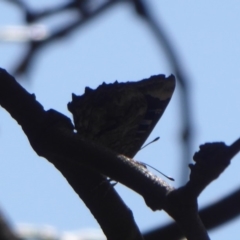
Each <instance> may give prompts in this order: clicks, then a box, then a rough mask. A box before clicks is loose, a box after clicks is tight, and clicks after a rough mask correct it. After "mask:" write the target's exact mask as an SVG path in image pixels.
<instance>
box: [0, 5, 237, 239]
mask: <svg viewBox="0 0 240 240" xmlns="http://www.w3.org/2000/svg"><path fill="white" fill-rule="evenodd" d="M28 2H29V3H30V5H31V6H32V7H34V6H38V7H40V8H41V7H44V6H47V5H49V3H48V1H46V0H44V1H41V4H40V2H38V3H37V2H36V1H33V0H32V1H28ZM54 2H58V1H52V3H54ZM62 2H63V1H62ZM148 2H149V4H150V6H151V8H152V11H153V13H154V16H155V17H156V18H157V19H158V20H159V21H161V23H162V24H164V26H165V29H166V30H167V33H168V36H169V37H170V38H171V40H172V41H173V42H174V44H175V47H176V49H177V52H178V54H179V56H180V58H181V62H182V64H183V67H184V70H185V71H186V72H187V74H188V76H189V79H190V93H191V107H192V109H191V111H192V114H193V115H192V118H193V121H194V142H193V150H192V151H193V152H192V153H194V152H195V151H196V150H197V149H198V146H199V145H200V144H202V143H205V142H212V141H224V142H226V143H227V144H231V143H232V142H233V141H234V140H235V139H237V138H238V137H239V135H240V128H239V122H240V113H239V102H240V94H239V91H240V80H239V76H240V31H239V26H240V23H239V22H240V17H239V12H240V3H239V1H236V0H235V1H234V0H230V1H227V2H222V3H221V4H220V3H219V1H216V0H214V1H213V0H210V1H206V0H204V1H199V2H194V3H193V1H189V0H188V1H172V0H169V1H159V0H149V1H148ZM44 4H46V5H44ZM0 12H1V14H0V26H5V25H12V24H14V25H15V24H17V25H19V24H23V21H22V15H21V13H20V12H19V11H18V9H17V8H15V7H13V6H12V5H10V4H7V3H6V2H5V1H1V2H0ZM72 17H74V16H72V15H70V14H64V15H62V16H61V17H60V18H57V19H50V20H49V21H44V22H42V23H43V24H47V25H48V26H49V27H50V28H51V27H54V26H56V25H58V24H64V22H65V21H67V20H69V19H70V18H72ZM25 47H26V46H25V44H24V43H10V42H0V56H1V57H0V66H1V67H3V68H6V69H7V70H8V71H10V72H11V69H13V66H14V64H16V62H15V59H17V58H18V57H19V56H21V54H22V53H23V52H24V50H25ZM159 73H163V74H166V75H169V74H171V73H172V69H171V67H170V65H169V64H168V61H167V59H166V56H165V53H164V50H163V49H161V48H160V47H159V45H158V43H157V41H156V39H155V38H154V36H153V35H152V34H151V31H150V30H149V29H148V28H147V25H146V23H145V22H143V20H142V19H139V18H137V17H136V15H135V13H134V10H133V8H132V7H131V6H130V5H128V4H126V3H124V4H118V5H116V6H115V7H113V8H112V9H111V10H108V11H107V12H106V13H105V14H104V15H102V16H100V17H98V18H96V19H95V20H94V21H91V22H90V23H88V24H86V25H85V26H84V27H83V28H81V29H79V30H77V31H75V32H74V33H72V34H71V35H70V36H69V37H67V38H66V39H64V40H60V41H58V42H55V43H54V44H52V45H50V46H48V47H47V48H45V49H44V50H43V51H42V52H40V53H39V54H38V57H37V58H36V61H35V64H34V65H33V66H32V69H31V71H30V72H29V74H28V75H27V76H25V78H26V79H27V81H25V82H23V83H22V84H23V86H24V87H25V88H26V89H27V90H28V91H29V92H32V93H35V94H36V97H37V100H38V101H40V103H42V104H43V106H44V108H45V109H49V108H54V109H56V110H58V111H60V112H62V113H64V114H66V115H67V116H69V117H71V114H70V113H69V112H68V110H67V107H66V106H67V103H68V102H69V101H70V100H71V93H72V92H74V93H76V94H82V93H83V90H84V87H85V86H90V87H92V88H96V87H97V86H98V85H99V84H101V83H102V82H103V81H105V82H113V81H115V80H118V81H129V80H141V79H143V78H147V77H149V76H151V75H154V74H159ZM179 101H180V98H179V89H178V86H177V89H176V92H175V93H174V96H173V99H172V100H171V102H170V104H169V106H168V108H167V110H166V112H165V113H164V116H163V117H162V119H161V120H160V121H159V123H158V125H157V126H156V128H155V130H154V131H153V133H152V134H151V136H150V137H149V141H150V140H151V139H153V138H155V137H156V136H161V139H160V141H158V142H157V143H154V144H152V145H150V146H149V147H147V148H146V149H144V150H142V151H140V152H139V153H138V154H137V156H136V157H135V158H136V159H137V160H140V161H143V162H147V163H148V164H150V165H153V166H154V167H155V168H158V169H160V170H161V171H163V172H165V173H166V174H169V175H171V176H174V178H175V179H176V182H175V183H171V184H173V185H174V186H176V187H177V186H179V185H180V181H181V169H182V166H181V164H182V162H181V143H180V131H181V118H180V117H181V115H180V102H179ZM0 162H1V168H0V193H1V197H0V207H1V208H2V209H3V210H4V211H5V213H6V214H7V216H8V217H9V219H10V220H11V221H12V222H13V224H17V223H34V224H49V225H52V226H54V227H56V228H57V229H58V230H59V231H70V230H76V229H80V228H85V227H96V228H98V224H97V223H96V221H95V220H94V218H93V217H92V216H91V214H90V213H89V211H88V209H86V207H85V205H84V204H83V203H82V202H81V200H79V198H78V197H77V195H76V194H75V193H74V192H73V190H72V189H71V188H70V187H69V185H68V184H67V182H66V181H65V179H64V178H63V177H62V176H61V174H60V173H59V172H57V171H56V170H55V168H54V167H53V166H52V165H51V164H50V163H49V162H48V161H46V160H45V159H43V158H40V157H38V156H37V155H36V153H35V152H34V151H33V150H32V149H31V147H30V145H29V143H28V140H27V138H26V137H25V136H24V134H23V132H22V130H21V128H20V127H19V126H18V125H17V123H16V122H15V121H14V120H13V119H11V117H10V116H9V114H8V113H7V112H6V111H5V110H4V109H2V108H0ZM186 167H187V166H186ZM239 169H240V155H237V156H236V157H235V158H234V159H233V161H232V164H231V165H230V166H229V168H228V169H227V170H226V171H225V172H224V173H223V174H222V175H221V176H220V178H219V179H218V180H217V181H215V182H213V183H212V184H211V185H210V186H209V187H208V188H207V189H206V190H205V191H204V192H203V193H202V195H201V196H200V198H199V205H200V207H201V206H205V205H206V204H208V203H211V202H214V201H216V200H218V199H220V198H221V197H222V196H223V195H224V194H227V193H229V192H231V191H232V190H234V189H235V188H237V187H238V186H239V180H240V176H239ZM116 189H117V190H118V192H119V194H120V195H121V196H122V197H123V199H124V201H125V202H126V203H127V205H128V206H129V207H130V208H131V209H132V211H133V213H134V216H135V219H136V222H137V224H138V225H139V227H140V229H142V230H147V229H149V228H151V227H155V226H158V225H160V224H163V223H165V222H166V221H169V220H170V218H169V217H168V216H167V215H166V214H165V213H164V212H152V211H151V210H150V209H148V208H147V207H146V206H145V204H144V201H143V199H142V198H141V197H140V196H139V195H137V194H135V193H134V192H132V191H131V190H129V189H127V188H126V187H124V186H122V185H121V184H118V185H117V186H116ZM146 219H147V220H146ZM239 223H240V218H237V219H236V220H235V221H232V222H230V223H229V224H226V225H224V226H221V227H220V228H218V229H216V230H214V231H211V232H210V236H211V238H212V239H218V240H221V239H227V236H228V235H229V234H231V236H233V237H234V236H239Z"/></svg>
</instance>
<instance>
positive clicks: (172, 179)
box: [138, 161, 175, 181]
mask: <svg viewBox="0 0 240 240" xmlns="http://www.w3.org/2000/svg"><path fill="white" fill-rule="evenodd" d="M138 162H139V161H138ZM139 163H140V164H142V165H146V166H148V167H150V168H152V169H154V170H155V171H157V172H158V173H160V174H162V175H163V176H164V177H165V178H167V179H169V180H171V181H175V180H174V178H172V177H169V176H167V175H166V174H164V173H162V172H161V171H159V170H158V169H156V168H155V167H153V166H151V165H149V164H147V163H144V162H139Z"/></svg>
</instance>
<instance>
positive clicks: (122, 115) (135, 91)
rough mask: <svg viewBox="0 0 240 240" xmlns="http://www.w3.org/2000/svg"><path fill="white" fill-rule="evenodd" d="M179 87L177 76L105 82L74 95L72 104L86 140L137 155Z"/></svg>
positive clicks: (79, 127) (77, 122)
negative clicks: (81, 93) (175, 89)
mask: <svg viewBox="0 0 240 240" xmlns="http://www.w3.org/2000/svg"><path fill="white" fill-rule="evenodd" d="M174 88H175V78H174V76H173V75H171V76H169V77H165V76H164V75H156V76H152V77H150V78H148V79H144V80H141V81H138V82H126V83H118V82H115V83H113V84H105V83H104V84H102V85H100V86H99V87H98V88H97V89H95V90H92V89H90V88H86V89H85V93H84V94H83V95H82V96H76V95H73V99H72V102H70V103H69V104H68V109H69V111H70V112H71V113H72V114H73V118H74V124H75V128H76V130H77V132H78V134H80V135H81V136H82V138H83V139H86V140H89V141H94V142H96V143H98V144H101V145H103V146H105V147H108V148H110V149H112V150H113V151H116V152H118V153H120V154H124V155H126V156H129V157H133V156H134V155H135V154H136V153H137V152H138V151H139V149H140V148H141V146H142V145H143V143H144V142H145V141H146V139H147V137H148V136H149V135H150V133H151V132H152V130H153V128H154V127H155V125H156V123H157V122H158V120H159V119H160V118H161V116H162V114H163V112H164V110H165V109H166V107H167V105H168V103H169V101H170V99H171V96H172V94H173V92H174Z"/></svg>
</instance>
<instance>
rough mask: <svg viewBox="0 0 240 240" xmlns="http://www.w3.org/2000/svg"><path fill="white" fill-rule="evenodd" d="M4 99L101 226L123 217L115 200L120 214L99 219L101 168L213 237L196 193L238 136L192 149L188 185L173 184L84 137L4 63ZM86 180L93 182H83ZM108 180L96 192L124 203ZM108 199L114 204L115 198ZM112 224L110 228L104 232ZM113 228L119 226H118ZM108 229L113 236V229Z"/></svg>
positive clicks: (187, 228) (192, 229)
mask: <svg viewBox="0 0 240 240" xmlns="http://www.w3.org/2000/svg"><path fill="white" fill-rule="evenodd" d="M13 96H14V97H13ZM0 104H1V105H2V106H3V107H4V108H5V109H6V110H7V111H8V112H9V113H10V114H11V115H12V117H13V118H14V119H15V120H16V121H17V122H18V123H19V124H20V125H21V126H22V129H23V131H24V132H25V134H26V135H27V137H28V139H29V142H30V144H31V146H32V147H33V149H34V150H35V151H36V153H37V154H38V155H39V156H42V157H45V158H46V159H47V160H48V161H50V162H51V163H53V164H54V165H55V166H56V167H57V168H58V169H59V170H60V171H61V172H62V173H63V175H64V176H65V177H66V178H67V180H68V181H69V183H70V184H71V186H72V187H73V188H74V190H75V191H76V192H77V193H78V194H79V196H80V197H81V198H82V199H83V200H85V203H86V205H87V206H88V207H89V208H90V209H91V211H92V213H93V214H94V216H95V217H96V218H97V219H98V221H99V223H100V225H101V227H103V228H104V226H105V224H106V223H107V224H111V223H112V224H113V227H114V225H117V223H118V224H119V221H116V222H114V223H113V221H112V222H111V217H114V218H117V219H121V220H122V219H124V218H122V214H121V212H119V211H117V210H116V207H117V204H116V205H112V206H113V212H116V213H118V217H116V216H112V215H111V214H110V216H109V219H108V220H109V221H101V219H100V218H99V216H98V214H99V213H100V215H101V216H103V219H104V218H105V216H104V214H105V210H106V209H107V208H108V207H109V205H106V209H105V210H104V211H101V210H99V209H98V208H99V206H97V205H95V206H94V207H93V206H92V204H91V202H93V203H96V199H94V198H93V196H94V191H93V188H92V187H93V186H94V187H97V186H99V183H101V182H103V181H104V177H102V175H101V174H103V175H105V176H108V177H110V178H112V179H114V180H116V181H119V182H121V183H122V184H124V185H126V186H127V187H129V188H131V189H132V190H134V191H135V192H137V193H139V194H140V195H141V196H142V197H143V198H144V200H145V202H146V204H147V205H148V206H149V207H150V208H151V209H152V210H161V209H164V210H165V211H166V212H167V213H168V214H169V215H170V216H172V217H173V218H174V219H175V220H176V222H177V223H178V224H179V226H180V227H181V229H182V230H183V232H184V234H185V235H186V237H187V238H188V239H189V240H192V239H194V240H205V239H206V240H207V239H209V237H208V235H207V232H206V230H205V228H204V226H203V224H202V222H201V220H200V218H199V216H198V207H197V198H198V196H199V194H200V193H201V192H202V191H203V189H204V188H205V187H206V186H207V185H208V184H210V183H211V181H213V180H214V179H216V178H217V177H218V176H219V175H220V174H221V173H222V172H223V171H224V169H225V168H226V167H227V166H228V165H229V163H230V160H231V158H232V157H233V156H234V155H235V154H236V153H237V152H238V151H239V150H240V140H237V141H236V142H235V143H234V144H233V145H232V146H230V147H229V146H226V145H225V144H224V143H207V144H204V145H202V146H200V151H199V152H197V153H196V154H195V155H194V160H195V162H196V163H195V165H191V166H190V168H191V175H190V180H189V181H188V183H187V184H186V185H185V186H183V187H181V188H179V189H174V188H172V187H171V186H169V185H168V184H167V183H165V182H164V181H163V180H161V179H160V178H158V177H156V176H155V175H153V174H152V173H151V172H149V171H148V170H147V169H146V168H145V167H144V166H142V165H140V164H138V163H137V162H135V161H134V160H133V159H130V158H128V157H126V156H123V155H119V154H116V153H115V152H113V151H111V150H110V149H106V148H104V147H102V146H99V145H97V144H94V143H92V142H88V141H85V140H84V139H82V138H81V136H80V135H78V134H76V133H74V132H73V126H72V124H71V121H70V119H68V118H67V117H66V116H64V115H63V114H61V113H59V112H56V111H55V110H48V111H44V109H43V107H42V106H41V104H40V103H39V102H37V101H36V100H35V96H34V95H31V94H29V93H28V92H27V91H26V90H25V89H23V88H22V87H21V86H20V85H19V84H18V83H17V82H16V81H15V79H14V78H13V77H12V76H11V75H9V74H8V73H7V72H6V71H5V70H3V69H1V70H0ZM72 173H73V174H72ZM84 173H85V174H84ZM123 173H124V174H123ZM84 181H87V182H88V184H89V185H86V186H83V187H81V186H80V185H82V184H84ZM104 185H105V187H104V189H103V190H100V188H101V186H100V187H99V189H98V190H97V191H99V192H100V194H97V195H100V197H99V198H98V200H99V201H100V202H104V201H103V200H104V197H103V196H104V195H106V196H108V194H109V196H113V195H114V198H115V199H118V203H119V204H120V205H122V207H125V206H123V203H121V201H120V198H119V197H118V196H117V195H116V193H115V191H114V190H113V189H111V191H110V190H109V191H108V189H110V185H109V184H107V183H104ZM84 194H87V195H86V196H84ZM112 194H113V195H112ZM89 199H90V200H89ZM91 200H92V201H91ZM114 201H115V200H114ZM107 202H108V201H107ZM108 203H109V204H111V201H109V202H108ZM125 209H126V208H125ZM125 212H126V215H125V216H128V217H129V218H128V219H129V222H130V223H131V227H130V229H134V231H133V230H132V231H131V230H130V231H128V237H129V236H130V235H131V234H132V233H134V236H135V238H134V239H141V238H140V234H139V231H138V229H137V227H136V225H135V223H133V219H131V217H132V215H131V213H130V212H129V210H128V209H126V211H125ZM108 226H109V225H108ZM115 227H116V226H115ZM104 229H106V228H104ZM110 229H111V228H109V229H106V231H105V233H106V232H108V231H110ZM115 229H118V230H119V228H117V227H116V228H115ZM128 230H129V229H128ZM107 234H108V235H107ZM107 234H106V235H107V236H108V237H109V236H110V235H109V234H110V233H109V232H108V233H107ZM115 234H116V232H115ZM131 236H132V235H131ZM109 239H110V238H109ZM112 239H113V238H112ZM115 239H116V237H115ZM125 239H127V238H126V237H125ZM131 239H132V238H131Z"/></svg>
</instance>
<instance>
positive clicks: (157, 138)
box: [140, 137, 160, 150]
mask: <svg viewBox="0 0 240 240" xmlns="http://www.w3.org/2000/svg"><path fill="white" fill-rule="evenodd" d="M159 139H160V137H156V138H155V139H154V140H152V141H151V142H149V143H147V144H145V145H144V146H142V147H141V148H140V150H142V149H143V148H145V147H146V146H148V145H149V144H151V143H154V142H156V141H157V140H159Z"/></svg>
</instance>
